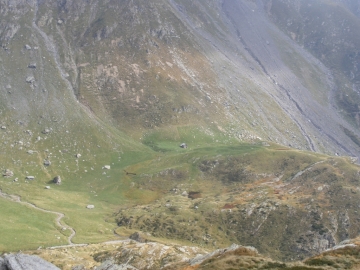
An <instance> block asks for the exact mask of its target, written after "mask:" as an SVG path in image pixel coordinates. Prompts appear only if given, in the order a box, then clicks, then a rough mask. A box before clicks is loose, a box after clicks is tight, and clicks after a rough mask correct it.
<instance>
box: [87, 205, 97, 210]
mask: <svg viewBox="0 0 360 270" xmlns="http://www.w3.org/2000/svg"><path fill="white" fill-rule="evenodd" d="M86 208H87V209H94V208H95V205H93V204H89V205H88V206H86Z"/></svg>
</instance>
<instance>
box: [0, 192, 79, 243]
mask: <svg viewBox="0 0 360 270" xmlns="http://www.w3.org/2000/svg"><path fill="white" fill-rule="evenodd" d="M0 197H2V198H4V199H7V200H10V201H12V202H17V203H20V204H22V205H26V206H30V207H32V208H34V209H36V210H39V211H41V212H45V213H50V214H54V215H56V216H57V217H56V219H55V223H56V225H58V226H59V227H61V228H66V229H67V230H70V231H71V234H70V236H69V237H68V239H67V241H68V243H69V245H70V246H74V245H75V244H74V243H73V242H72V239H73V238H74V236H75V235H76V232H75V230H74V229H73V228H72V227H70V226H68V225H66V224H65V225H64V224H62V223H61V219H62V218H63V217H65V215H64V214H63V213H60V212H56V211H51V210H46V209H44V208H41V207H38V206H36V205H35V204H32V203H29V202H23V201H21V198H20V196H18V195H9V194H7V193H4V192H3V191H2V190H0Z"/></svg>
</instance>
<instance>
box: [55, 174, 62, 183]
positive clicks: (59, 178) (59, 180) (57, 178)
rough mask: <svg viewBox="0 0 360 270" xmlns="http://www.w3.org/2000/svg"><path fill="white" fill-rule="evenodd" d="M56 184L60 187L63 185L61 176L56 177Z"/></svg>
mask: <svg viewBox="0 0 360 270" xmlns="http://www.w3.org/2000/svg"><path fill="white" fill-rule="evenodd" d="M53 182H54V184H57V185H60V184H61V177H60V175H58V176H55V177H54V179H53Z"/></svg>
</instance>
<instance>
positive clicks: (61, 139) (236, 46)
mask: <svg viewBox="0 0 360 270" xmlns="http://www.w3.org/2000/svg"><path fill="white" fill-rule="evenodd" d="M338 2H339V1H335V0H334V1H330V0H329V1H322V0H317V1H315V2H314V1H312V2H311V3H310V2H309V1H306V0H304V1H295V2H289V1H285V0H273V1H270V0H256V1H250V0H241V1H229V0H223V1H220V0H209V1H206V2H199V1H196V2H194V1H190V0H159V1H140V0H120V1H119V0H116V1H115V0H106V1H95V0H87V1H85V0H80V1H78V0H66V1H63V0H61V1H60V0H59V1H55V0H51V1H40V0H37V1H36V0H32V1H30V0H29V1H8V0H0V18H1V20H0V45H1V47H0V77H1V82H0V117H1V118H0V127H1V130H0V137H1V142H2V149H1V153H2V155H0V169H1V170H2V171H3V174H4V177H3V178H1V180H0V188H1V194H2V195H3V197H4V198H5V199H8V200H9V201H7V202H8V203H9V202H11V203H14V204H15V203H19V201H14V198H19V199H18V200H21V201H23V202H26V201H28V202H31V203H32V205H35V206H36V207H37V208H34V209H30V210H29V211H30V212H31V213H34V215H35V213H37V214H39V213H38V212H36V211H38V209H49V210H52V211H53V212H56V213H62V214H64V215H65V217H64V218H63V220H62V222H63V223H61V224H63V225H64V227H63V228H60V226H59V225H58V224H57V223H56V222H54V220H52V219H51V218H49V216H48V215H38V216H39V218H40V219H41V220H42V221H43V222H44V224H46V226H44V228H46V232H47V233H49V234H51V238H53V235H52V234H53V233H54V231H56V232H58V234H56V238H55V239H56V240H48V239H43V240H42V241H34V242H33V243H32V244H31V243H26V245H25V243H24V245H25V247H26V248H37V245H39V244H42V245H44V246H47V245H54V244H57V245H62V244H66V243H67V242H68V239H69V236H70V234H71V232H70V230H68V229H66V228H69V227H71V228H72V229H73V230H74V231H76V235H75V236H74V238H73V242H74V243H80V244H81V243H88V242H102V241H105V240H108V239H115V238H116V237H117V236H116V235H115V234H114V230H115V231H116V232H117V233H118V234H122V235H126V232H128V230H144V231H147V232H150V233H152V234H154V235H155V236H156V237H164V238H170V239H178V240H179V241H190V242H191V241H193V242H194V243H196V244H201V245H207V246H211V247H224V246H226V245H228V244H230V242H231V240H232V239H236V241H237V242H240V243H242V244H251V245H254V246H256V247H257V248H258V249H259V250H260V251H261V252H263V253H264V254H266V255H269V256H272V257H273V258H280V259H285V260H295V259H297V257H296V256H300V258H304V257H305V256H309V255H314V254H315V253H317V252H321V251H324V250H325V249H327V248H330V247H332V246H334V245H335V244H337V243H339V242H340V241H342V240H345V239H346V238H348V237H356V236H357V233H358V228H359V223H358V220H357V218H356V216H357V214H356V213H357V212H356V211H357V210H356V209H357V206H356V201H357V199H358V189H357V186H358V181H359V174H358V171H359V168H358V167H357V165H354V164H353V162H354V159H349V158H346V157H333V156H326V155H323V154H330V155H340V156H359V155H360V151H359V150H360V138H359V136H360V133H359V125H358V117H359V116H358V103H359V91H358V51H357V49H356V48H358V47H359V46H358V45H359V44H358V43H359V41H358V35H357V34H356V33H357V32H358V31H359V29H360V28H359V27H360V26H359V25H360V22H359V18H358V17H357V11H356V5H355V4H356V3H355V4H354V3H353V2H352V1H346V2H344V3H340V4H339V3H338ZM291 3H294V4H293V5H292V4H291ZM354 5H355V6H354ZM349 7H352V8H353V7H355V8H353V9H352V10H349ZM326 12H330V13H331V14H333V15H331V16H327V13H326ZM314 14H318V17H316V16H315V17H314ZM338 21H342V24H341V25H340V26H338V24H337V22H338ZM342 27H345V28H346V30H347V31H345V32H343V31H340V30H342ZM180 143H186V144H187V146H188V148H186V149H183V148H179V145H180ZM288 147H291V148H288ZM295 149H298V150H307V151H310V152H306V151H298V150H295ZM320 153H321V154H320ZM10 171H11V173H10ZM56 176H61V179H62V184H61V185H56V184H54V183H53V179H54V177H56ZM180 190H181V193H183V192H185V191H186V193H187V195H186V193H185V195H184V196H181V195H180V193H179V192H180ZM190 192H191V193H190ZM12 195H16V196H12ZM11 200H12V201H11ZM157 200H158V201H157ZM168 200H169V201H170V202H168ZM172 200H174V202H173V203H174V205H172ZM193 200H194V201H193ZM169 204H170V205H169ZM4 205H5V203H4ZM166 205H168V206H166ZM87 206H89V208H86V207H87ZM196 207H197V208H196ZM14 209H16V211H18V212H19V215H21V214H22V213H24V211H25V210H24V209H23V208H22V207H20V206H19V205H16V206H14ZM159 209H160V210H159ZM195 209H199V210H200V211H197V210H195ZM229 209H230V210H231V211H229ZM345 210H346V211H345ZM158 211H161V212H160V213H158ZM201 211H203V212H201ZM114 213H115V214H114ZM155 214H161V215H164V216H163V220H161V219H159V218H158V216H157V215H155ZM0 215H3V216H4V215H7V211H5V210H4V209H3V210H0ZM186 215H191V216H192V220H190V221H188V220H186V219H183V217H184V216H186ZM176 216H177V217H176ZM134 217H136V220H135V219H134ZM177 218H179V219H180V220H178V219H177ZM26 219H28V215H23V216H21V218H19V220H26ZM54 219H55V217H54ZM5 220H6V219H3V221H2V222H6V221H5ZM187 221H188V222H189V224H190V223H191V224H192V225H194V224H197V225H194V229H193V230H192V231H189V230H188V227H187V224H188V223H187ZM193 223H194V224H193ZM209 223H211V224H216V225H217V226H216V227H215V226H214V228H209V227H208V226H207V225H208V224H209ZM236 223H238V224H243V225H241V226H240V225H239V226H238V227H239V228H241V230H240V229H236V230H235V229H234V224H236ZM36 224H37V223H36V222H30V223H29V225H28V226H29V227H28V229H29V230H37V228H36V226H37V225H36ZM159 224H160V225H161V226H158V225H159ZM174 224H180V225H181V226H180V227H176V226H175V225H174ZM273 224H279V225H278V227H279V228H278V230H273V231H271V233H270V234H269V233H267V232H268V231H269V230H270V229H271V228H272V225H273ZM284 224H285V225H284ZM65 225H66V226H65ZM287 225H288V226H287ZM118 226H119V228H118ZM159 228H161V230H159ZM206 230H207V231H211V233H204V231H206ZM279 232H281V233H283V235H284V236H289V238H291V239H287V238H286V237H284V238H281V239H280V238H279V237H278V236H277V235H278V234H279ZM307 232H310V233H309V234H307ZM13 234H14V235H10V236H9V239H12V238H15V237H16V235H15V234H16V232H15V231H14V232H13ZM200 235H201V236H200ZM208 235H210V236H208ZM25 236H26V235H25ZM51 238H50V236H49V239H51ZM6 241H8V239H7V240H6ZM9 241H10V240H9ZM243 242H244V243H243ZM18 244H19V243H17V244H16V245H13V246H11V245H9V244H8V243H6V244H4V250H10V249H15V248H17V247H18V246H19V245H20V246H21V243H20V244H19V245H18ZM35 245H36V246H35Z"/></svg>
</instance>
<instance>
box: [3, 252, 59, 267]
mask: <svg viewBox="0 0 360 270" xmlns="http://www.w3.org/2000/svg"><path fill="white" fill-rule="evenodd" d="M0 270H60V268H58V267H56V266H55V265H53V264H51V263H49V262H47V261H45V260H43V259H42V258H40V257H38V256H35V255H27V254H22V253H18V254H9V255H5V256H4V258H0Z"/></svg>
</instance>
